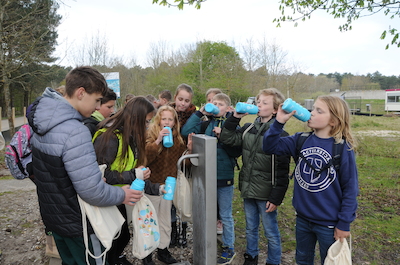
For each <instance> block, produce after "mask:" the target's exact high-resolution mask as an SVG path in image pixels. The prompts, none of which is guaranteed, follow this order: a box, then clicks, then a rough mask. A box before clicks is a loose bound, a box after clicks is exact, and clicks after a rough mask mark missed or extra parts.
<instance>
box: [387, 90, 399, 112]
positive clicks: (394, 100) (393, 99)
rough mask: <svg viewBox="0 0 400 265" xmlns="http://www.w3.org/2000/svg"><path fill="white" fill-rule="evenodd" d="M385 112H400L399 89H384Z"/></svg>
mask: <svg viewBox="0 0 400 265" xmlns="http://www.w3.org/2000/svg"><path fill="white" fill-rule="evenodd" d="M385 110H386V111H400V89H386V97H385Z"/></svg>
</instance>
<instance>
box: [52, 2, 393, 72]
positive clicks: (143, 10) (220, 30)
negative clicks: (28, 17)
mask: <svg viewBox="0 0 400 265" xmlns="http://www.w3.org/2000/svg"><path fill="white" fill-rule="evenodd" d="M63 3H64V5H62V6H61V7H60V8H59V11H58V12H59V14H61V15H62V16H63V18H62V21H61V24H60V26H59V27H58V34H59V38H58V43H59V46H58V47H57V50H56V53H55V55H56V56H58V57H60V58H63V57H64V55H65V54H66V52H69V51H71V47H73V46H79V45H83V43H84V42H85V41H87V40H89V39H91V38H92V37H93V36H96V35H100V36H105V37H106V38H107V44H108V45H109V47H110V50H111V51H110V53H112V54H113V55H115V56H119V57H122V58H130V57H132V56H134V57H135V58H136V59H137V62H138V63H139V64H140V65H142V66H146V55H147V52H148V48H149V46H150V45H151V44H155V43H158V42H160V41H163V42H166V43H167V44H168V45H169V46H170V47H172V48H173V49H179V48H180V47H182V46H184V45H186V44H194V43H196V42H198V41H202V40H209V41H217V42H218V41H225V42H226V43H227V44H228V45H231V46H234V47H236V48H237V47H240V46H241V45H244V44H245V43H246V42H247V40H249V39H252V40H253V41H256V42H261V41H263V40H264V39H265V40H267V42H270V43H275V44H276V45H278V46H279V47H280V48H281V49H282V50H284V51H286V52H287V59H288V61H290V62H293V63H295V64H296V65H300V69H301V72H303V73H312V74H316V75H317V74H319V73H325V74H328V73H334V72H338V73H345V72H347V73H352V74H357V75H366V74H367V73H374V72H376V71H379V72H380V73H381V74H383V75H386V76H391V75H395V76H399V75H400V67H399V66H398V65H399V63H398V62H399V59H400V48H396V47H395V46H391V47H390V48H389V49H388V50H385V47H386V44H388V43H389V41H390V40H391V38H390V36H389V37H388V38H387V39H385V40H381V39H380V36H381V33H382V32H383V31H384V30H387V29H388V28H389V25H391V26H392V27H395V28H396V27H397V29H400V20H399V19H397V20H391V19H389V18H387V17H386V16H384V15H383V14H376V15H373V16H369V17H364V18H360V19H359V20H357V21H355V22H354V23H353V29H352V30H351V31H347V32H341V31H340V30H339V29H338V27H339V26H340V25H341V22H343V20H340V19H334V18H333V17H332V16H330V15H328V14H326V13H325V12H324V11H322V10H321V11H318V12H316V13H314V14H313V15H312V16H311V19H310V20H307V21H305V22H302V21H299V22H298V26H297V27H294V23H292V22H284V23H282V24H281V27H279V28H277V27H276V24H275V23H273V22H272V21H273V19H274V18H277V17H279V15H280V11H279V1H278V0H275V1H271V0H207V1H206V2H204V3H203V4H202V7H201V9H200V10H197V9H195V8H194V7H193V6H185V7H184V9H183V10H178V9H177V8H175V7H170V8H168V7H165V6H159V5H156V4H152V0H112V1H110V0H63ZM288 11H289V12H290V10H288ZM389 38H390V39H389ZM58 63H60V64H62V65H68V62H67V61H66V60H65V59H64V60H62V61H59V62H58Z"/></svg>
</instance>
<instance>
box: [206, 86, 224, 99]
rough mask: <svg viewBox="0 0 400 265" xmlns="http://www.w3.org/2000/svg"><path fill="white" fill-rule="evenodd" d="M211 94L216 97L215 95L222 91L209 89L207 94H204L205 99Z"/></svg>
mask: <svg viewBox="0 0 400 265" xmlns="http://www.w3.org/2000/svg"><path fill="white" fill-rule="evenodd" d="M211 93H214V94H215V95H216V94H220V93H222V90H221V89H219V88H210V89H208V90H207V92H206V97H207V96H208V95H210V94H211Z"/></svg>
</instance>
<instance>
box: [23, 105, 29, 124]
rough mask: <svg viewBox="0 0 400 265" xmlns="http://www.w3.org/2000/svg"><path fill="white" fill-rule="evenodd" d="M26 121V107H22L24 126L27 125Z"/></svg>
mask: <svg viewBox="0 0 400 265" xmlns="http://www.w3.org/2000/svg"><path fill="white" fill-rule="evenodd" d="M27 122H28V121H27V119H26V107H24V124H25V123H27Z"/></svg>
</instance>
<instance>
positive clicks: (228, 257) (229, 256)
mask: <svg viewBox="0 0 400 265" xmlns="http://www.w3.org/2000/svg"><path fill="white" fill-rule="evenodd" d="M235 256H236V253H235V251H234V250H233V248H224V249H223V250H222V253H221V257H220V258H219V259H218V261H217V263H218V264H230V263H231V262H232V260H233V259H234V258H235Z"/></svg>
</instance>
